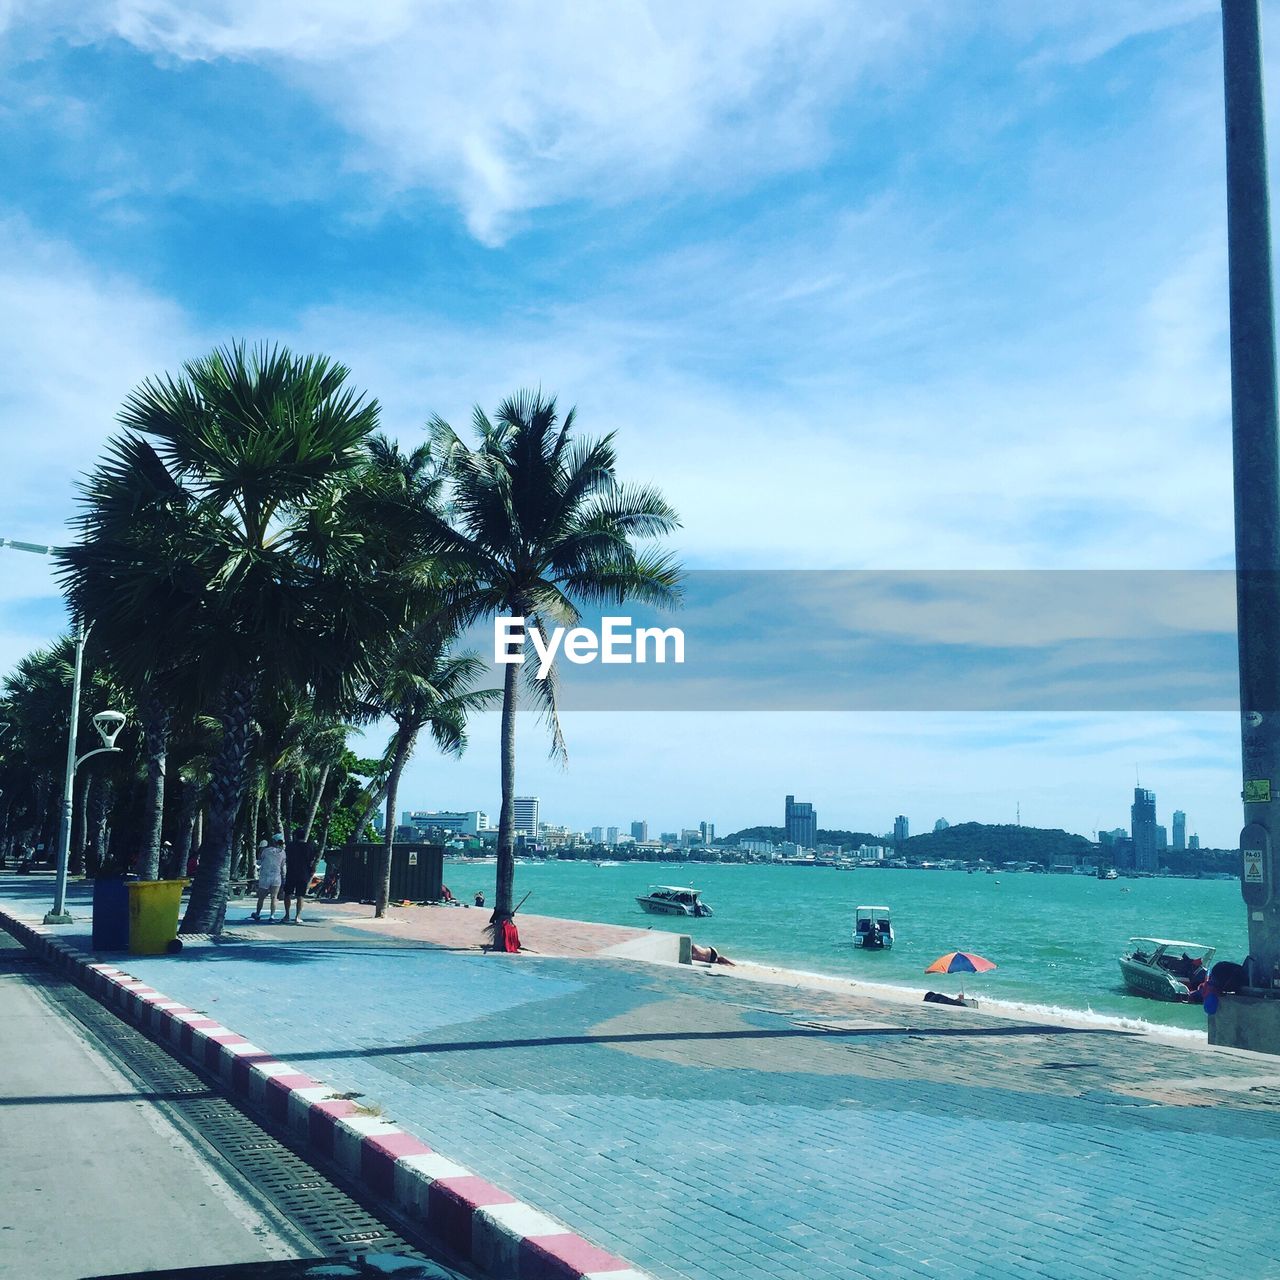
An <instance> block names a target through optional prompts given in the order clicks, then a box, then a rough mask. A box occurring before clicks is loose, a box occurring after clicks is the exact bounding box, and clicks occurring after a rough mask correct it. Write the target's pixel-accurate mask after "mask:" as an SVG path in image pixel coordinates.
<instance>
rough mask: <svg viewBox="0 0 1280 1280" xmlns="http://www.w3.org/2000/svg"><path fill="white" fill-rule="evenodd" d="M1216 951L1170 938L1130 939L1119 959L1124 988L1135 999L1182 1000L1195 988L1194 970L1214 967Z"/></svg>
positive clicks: (1198, 944) (1197, 943)
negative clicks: (1138, 997) (1126, 988)
mask: <svg viewBox="0 0 1280 1280" xmlns="http://www.w3.org/2000/svg"><path fill="white" fill-rule="evenodd" d="M1214 950H1215V948H1213V947H1207V946H1205V945H1204V943H1203V942H1178V941H1175V940H1174V939H1171V938H1130V939H1129V950H1128V951H1126V952H1125V954H1124V955H1123V956H1121V957H1120V972H1121V974H1123V975H1124V982H1125V986H1127V987H1128V988H1129V990H1130V991H1132V992H1133V993H1134V994H1135V995H1140V996H1150V997H1151V998H1152V999H1155V1000H1185V999H1186V998H1187V995H1188V993H1189V992H1190V991H1191V990H1192V989H1193V988H1194V987H1195V985H1196V984H1195V982H1194V981H1193V979H1194V977H1195V974H1196V972H1197V970H1199V969H1208V968H1209V966H1210V965H1212V964H1213V953H1214Z"/></svg>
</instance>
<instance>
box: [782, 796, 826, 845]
mask: <svg viewBox="0 0 1280 1280" xmlns="http://www.w3.org/2000/svg"><path fill="white" fill-rule="evenodd" d="M785 814H786V822H785V826H786V829H787V840H788V841H789V842H790V843H792V844H798V845H799V846H800V847H801V848H802V849H812V848H813V846H814V845H815V844H817V843H818V815H817V814H816V813H815V812H814V808H813V805H811V804H810V803H809V802H808V801H807V800H802V801H797V800H796V798H795V796H788V797H787V805H786V810H785Z"/></svg>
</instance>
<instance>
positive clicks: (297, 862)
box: [284, 827, 320, 924]
mask: <svg viewBox="0 0 1280 1280" xmlns="http://www.w3.org/2000/svg"><path fill="white" fill-rule="evenodd" d="M303 836H304V832H303V830H302V828H301V827H296V828H294V832H293V839H292V840H290V841H289V843H288V845H287V846H286V847H285V859H284V922H285V924H291V923H292V924H301V923H302V900H303V898H305V897H306V896H307V888H308V886H309V885H310V884H311V877H312V876H313V875H314V874H315V869H316V863H317V861H319V858H320V850H319V849H318V848H317V847H316V845H315V844H314V843H313V842H312V841H310V840H306V839H304V838H303ZM291 898H292V899H293V901H294V903H295V906H294V911H293V920H292V921H290V919H289V900H290V899H291Z"/></svg>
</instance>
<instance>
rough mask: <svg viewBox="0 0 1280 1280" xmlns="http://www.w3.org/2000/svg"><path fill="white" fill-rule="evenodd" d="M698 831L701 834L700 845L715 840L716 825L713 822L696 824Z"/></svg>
mask: <svg viewBox="0 0 1280 1280" xmlns="http://www.w3.org/2000/svg"><path fill="white" fill-rule="evenodd" d="M698 830H699V831H701V832H702V843H703V844H710V843H711V842H712V841H713V840H714V839H715V838H716V824H715V823H714V822H700V823H698Z"/></svg>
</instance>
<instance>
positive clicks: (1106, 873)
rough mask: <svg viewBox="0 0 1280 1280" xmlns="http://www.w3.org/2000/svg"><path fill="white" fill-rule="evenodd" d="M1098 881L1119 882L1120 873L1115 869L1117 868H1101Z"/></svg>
mask: <svg viewBox="0 0 1280 1280" xmlns="http://www.w3.org/2000/svg"><path fill="white" fill-rule="evenodd" d="M1098 879H1099V880H1119V879H1120V873H1119V872H1118V871H1117V870H1116V869H1115V867H1099V868H1098Z"/></svg>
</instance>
